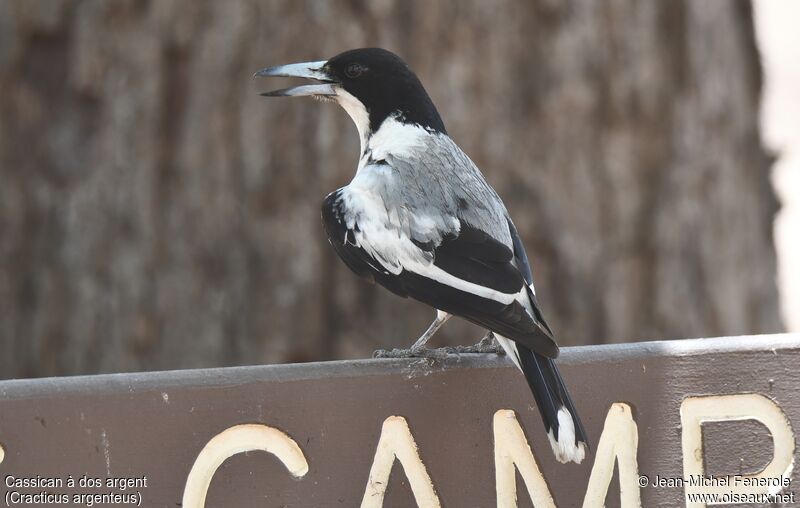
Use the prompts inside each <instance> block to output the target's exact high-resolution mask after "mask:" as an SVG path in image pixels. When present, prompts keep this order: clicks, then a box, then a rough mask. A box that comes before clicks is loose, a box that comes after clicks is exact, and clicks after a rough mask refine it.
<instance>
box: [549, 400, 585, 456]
mask: <svg viewBox="0 0 800 508" xmlns="http://www.w3.org/2000/svg"><path fill="white" fill-rule="evenodd" d="M547 438H548V439H549V440H550V446H552V447H553V453H555V455H556V460H557V461H559V462H561V463H562V464H566V463H567V462H574V463H576V464H580V463H581V461H583V458H584V457H585V456H586V443H584V442H582V441H578V442H577V443H576V441H575V423H574V422H573V421H572V415H571V414H570V413H569V411H568V410H567V408H565V407H564V406H562V407H561V409H559V410H558V441H556V438H555V435H554V433H553V429H550V430H549V431H548V432H547Z"/></svg>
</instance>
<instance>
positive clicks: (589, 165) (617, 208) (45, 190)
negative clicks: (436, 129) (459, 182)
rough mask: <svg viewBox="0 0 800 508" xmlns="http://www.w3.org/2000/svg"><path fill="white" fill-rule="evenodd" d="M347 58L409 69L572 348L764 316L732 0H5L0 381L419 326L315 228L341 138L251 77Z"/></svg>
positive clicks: (321, 345)
mask: <svg viewBox="0 0 800 508" xmlns="http://www.w3.org/2000/svg"><path fill="white" fill-rule="evenodd" d="M361 46H383V47H386V48H388V49H391V50H394V51H396V52H398V53H399V54H400V55H401V56H403V57H404V58H405V59H406V60H407V61H408V62H409V64H410V65H411V66H412V68H413V69H415V70H416V71H417V73H418V74H419V75H420V77H421V79H422V81H423V83H425V84H426V86H427V88H428V90H429V92H430V93H431V96H432V97H433V99H434V102H435V103H436V104H437V106H438V107H439V109H440V112H441V113H442V116H443V117H444V119H445V123H446V124H447V126H448V130H449V132H450V134H451V135H452V137H453V138H454V139H455V140H456V141H457V142H458V143H459V144H460V145H461V146H462V147H463V148H464V149H465V151H466V152H467V153H469V154H470V156H471V157H472V158H473V159H474V160H475V161H476V163H477V164H478V166H479V167H481V168H482V169H483V171H484V173H485V174H486V176H487V178H488V180H489V181H490V182H491V183H493V184H494V185H495V186H496V188H497V189H498V191H499V193H500V194H501V195H502V196H503V197H504V198H505V200H506V203H507V205H508V206H509V209H510V210H511V212H512V215H513V217H514V218H515V221H516V222H517V225H518V227H519V229H520V232H521V234H522V237H523V238H524V240H525V242H526V244H527V248H528V252H529V256H530V258H531V260H532V263H533V265H534V272H535V273H534V275H535V277H536V279H537V289H538V293H539V294H540V295H541V300H542V303H543V306H544V310H545V313H546V315H547V316H549V318H548V319H549V321H550V322H551V324H552V325H553V327H554V328H555V330H556V333H557V335H558V337H559V338H560V341H561V343H562V344H567V345H571V344H585V343H596V342H612V341H630V340H634V339H652V338H678V337H690V336H712V335H722V334H744V333H753V332H774V331H778V330H780V329H781V323H780V319H779V315H778V304H777V300H778V295H777V290H776V285H775V276H776V270H775V254H774V250H773V242H772V220H773V216H774V214H775V211H776V208H777V203H776V200H775V197H774V195H773V192H772V190H771V187H770V184H769V180H768V168H769V162H770V161H769V159H768V157H767V156H765V153H764V151H763V149H762V147H761V144H760V140H759V134H758V124H757V118H758V106H759V93H760V87H761V70H760V66H759V59H758V54H757V51H756V47H755V41H754V34H753V23H752V19H751V11H750V4H749V2H747V1H744V0H739V1H735V2H732V1H728V0H708V1H702V2H699V1H695V2H689V1H673V2H638V1H636V0H620V1H609V2H594V1H591V0H581V1H574V2H554V1H551V0H535V1H529V2H516V1H512V0H501V1H498V2H484V1H479V0H473V1H463V0H449V1H441V2H428V1H425V0H417V1H413V2H412V1H404V0H384V1H380V2H363V1H359V0H351V1H341V2H325V1H288V0H284V1H279V0H274V1H273V0H264V1H256V0H236V1H229V2H214V1H211V0H207V1H195V0H182V1H178V0H175V1H150V2H145V1H138V0H131V1H120V0H115V1H90V0H87V1H55V0H51V1H47V2H30V1H26V0H17V1H11V0H9V1H5V2H2V3H0V344H2V350H0V351H1V352H2V356H1V357H0V369H2V370H0V376H2V377H15V376H41V375H54V374H71V373H89V372H99V371H119V370H138V369H165V368H178V367H198V366H222V365H233V364H245V363H261V362H281V361H287V360H288V361H302V360H315V359H318V360H323V359H331V358H343V357H357V356H368V355H369V354H370V352H371V351H372V350H373V349H374V348H377V347H385V346H389V345H408V344H410V341H411V340H412V339H413V338H415V337H416V336H417V335H418V334H419V333H420V332H421V330H422V329H423V328H424V327H425V326H426V325H427V322H428V321H429V319H430V318H431V317H432V316H433V311H431V310H429V309H427V308H425V307H423V306H422V305H420V304H417V303H415V302H412V301H409V300H402V299H398V298H396V297H394V296H393V295H390V294H389V293H388V292H386V291H384V290H382V289H380V288H376V287H373V286H369V285H367V284H366V283H364V282H362V281H361V280H358V279H356V278H355V277H354V276H353V275H351V274H350V273H349V272H348V271H347V269H346V268H345V267H344V266H343V265H342V264H341V263H340V262H339V260H338V259H337V258H336V256H335V254H334V253H333V251H332V249H330V248H329V246H328V245H327V242H326V241H325V237H324V235H323V232H322V228H321V224H320V219H319V205H320V203H321V201H322V199H323V197H324V196H325V195H326V194H327V193H328V192H330V191H332V190H334V189H335V188H337V187H339V186H342V185H344V184H345V183H346V182H347V181H348V180H349V178H350V177H351V175H352V173H353V171H354V168H355V165H356V159H357V151H358V141H357V137H356V133H355V128H354V127H353V126H352V125H350V120H349V119H348V118H347V117H346V115H345V113H344V112H342V111H340V110H339V109H338V108H337V107H335V106H332V105H328V104H317V103H314V102H312V101H310V100H288V99H287V100H268V99H263V98H261V97H259V96H258V95H257V93H256V92H257V91H259V88H260V87H261V86H262V84H261V83H257V82H254V81H253V80H251V78H250V76H251V74H252V72H253V71H254V70H256V69H258V68H260V67H263V66H266V65H272V64H279V63H287V62H295V61H304V60H316V59H321V58H326V57H329V56H332V55H334V54H336V53H338V52H340V51H342V50H344V49H348V48H353V47H361ZM264 86H267V85H264ZM479 335H480V331H478V330H476V329H474V328H471V327H470V326H468V325H465V324H462V323H452V324H448V326H447V327H446V328H445V330H444V333H443V335H442V337H441V338H440V339H439V342H440V343H442V342H459V343H471V342H472V341H474V340H476V339H477V338H478V337H479Z"/></svg>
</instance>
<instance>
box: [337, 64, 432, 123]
mask: <svg viewBox="0 0 800 508" xmlns="http://www.w3.org/2000/svg"><path fill="white" fill-rule="evenodd" d="M323 69H324V70H325V71H327V73H328V74H329V75H330V76H332V77H333V78H334V80H335V81H336V82H337V83H339V84H340V85H341V86H342V88H344V89H345V91H347V92H348V93H350V94H351V95H352V96H354V97H355V98H356V99H358V100H359V101H360V102H361V103H362V104H363V105H364V106H365V107H366V108H367V111H368V112H369V120H370V127H372V130H373V132H374V131H375V130H376V129H377V128H378V127H379V126H380V124H381V123H382V122H383V121H384V120H385V119H386V118H387V117H388V116H390V115H398V117H399V118H400V119H402V120H403V121H404V122H406V123H414V124H419V125H421V126H423V127H426V128H428V129H431V130H435V131H439V132H445V128H444V123H443V122H442V119H441V117H440V116H439V112H438V111H436V107H435V106H434V105H433V101H431V98H430V97H429V96H428V93H427V92H426V91H425V88H424V87H423V86H422V83H420V81H419V78H418V77H417V75H416V74H414V72H413V71H412V70H411V69H410V68H409V67H408V65H406V63H405V62H404V61H403V60H402V59H400V57H399V56H397V55H395V54H394V53H392V52H391V51H386V50H385V49H380V48H364V49H353V50H350V51H345V52H344V53H340V54H338V55H336V56H335V57H333V58H331V59H330V60H328V63H327V64H326V65H325V67H323Z"/></svg>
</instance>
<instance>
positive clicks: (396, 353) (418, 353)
mask: <svg viewBox="0 0 800 508" xmlns="http://www.w3.org/2000/svg"><path fill="white" fill-rule="evenodd" d="M481 353H495V354H498V355H504V354H506V352H505V350H504V349H503V348H502V346H500V343H498V342H497V339H495V337H494V334H493V333H492V332H489V333H487V334H486V335H485V336H484V337H483V338H482V339H481V340H480V341H479V342H478V343H477V344H473V345H472V346H448V347H442V348H438V349H428V348H416V349H415V348H413V347H412V348H408V349H378V350H376V351H375V352H373V353H372V357H373V358H433V359H436V360H442V359H444V358H447V356H448V355H461V354H481Z"/></svg>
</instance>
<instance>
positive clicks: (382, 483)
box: [361, 416, 441, 508]
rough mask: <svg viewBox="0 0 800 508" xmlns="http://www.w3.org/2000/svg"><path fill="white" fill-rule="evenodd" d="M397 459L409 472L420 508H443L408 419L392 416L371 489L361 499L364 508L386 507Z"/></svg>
mask: <svg viewBox="0 0 800 508" xmlns="http://www.w3.org/2000/svg"><path fill="white" fill-rule="evenodd" d="M395 459H397V460H399V461H400V465H402V466H403V470H404V471H405V472H406V477H407V478H408V483H409V485H411V492H413V493H414V499H415V500H416V501H417V506H419V507H420V508H439V507H440V506H441V504H440V503H439V498H438V497H437V496H436V491H435V490H434V489H433V482H431V477H430V476H429V475H428V470H427V469H425V464H423V463H422V459H420V458H419V452H418V450H417V443H416V442H414V436H412V435H411V429H409V428H408V423H407V422H406V419H405V418H403V417H402V416H390V417H389V418H387V419H386V420H385V421H384V422H383V428H381V437H380V439H379V440H378V449H377V450H375V459H373V461H372V468H371V469H370V472H369V480H367V489H366V490H365V491H364V498H363V499H362V500H361V508H379V507H381V506H383V497H384V495H386V487H387V485H388V484H389V474H390V473H391V472H392V464H394V461H395Z"/></svg>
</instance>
